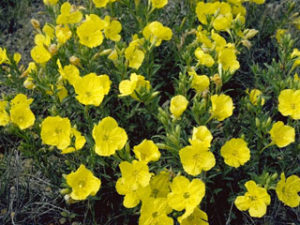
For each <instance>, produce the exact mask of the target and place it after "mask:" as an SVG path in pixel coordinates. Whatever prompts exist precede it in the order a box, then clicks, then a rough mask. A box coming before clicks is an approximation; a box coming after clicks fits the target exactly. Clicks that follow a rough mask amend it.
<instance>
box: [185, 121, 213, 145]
mask: <svg viewBox="0 0 300 225" xmlns="http://www.w3.org/2000/svg"><path fill="white" fill-rule="evenodd" d="M212 139H213V136H212V134H211V133H210V131H209V130H208V129H207V127H206V126H199V127H194V128H193V136H192V138H190V139H189V142H190V143H191V145H193V143H199V144H201V145H203V146H205V147H210V143H211V141H212Z"/></svg>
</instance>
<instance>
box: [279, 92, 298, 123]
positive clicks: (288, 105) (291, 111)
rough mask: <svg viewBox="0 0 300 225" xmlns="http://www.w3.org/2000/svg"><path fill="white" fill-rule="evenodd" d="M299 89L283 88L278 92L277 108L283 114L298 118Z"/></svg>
mask: <svg viewBox="0 0 300 225" xmlns="http://www.w3.org/2000/svg"><path fill="white" fill-rule="evenodd" d="M299 99H300V90H292V89H285V90H282V91H281V92H280V94H279V97H278V101H279V105H278V110H279V112H280V113H281V114H282V115H284V116H291V117H292V118H293V119H294V120H299V119H300V100H299Z"/></svg>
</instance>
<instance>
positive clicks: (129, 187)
mask: <svg viewBox="0 0 300 225" xmlns="http://www.w3.org/2000/svg"><path fill="white" fill-rule="evenodd" d="M116 190H117V192H118V194H120V195H125V196H124V200H123V205H124V206H125V207H126V208H134V207H136V206H137V205H138V204H139V203H140V201H141V200H143V199H145V198H146V197H147V196H149V194H150V191H151V190H150V187H149V185H148V186H146V187H142V186H141V185H137V186H135V185H134V184H133V183H129V182H128V181H127V180H125V179H124V178H123V177H121V178H119V179H118V180H117V183H116Z"/></svg>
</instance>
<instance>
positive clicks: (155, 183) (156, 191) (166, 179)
mask: <svg viewBox="0 0 300 225" xmlns="http://www.w3.org/2000/svg"><path fill="white" fill-rule="evenodd" d="M169 186H170V173H169V172H167V171H164V170H163V171H161V172H160V173H159V174H157V175H155V176H153V177H152V178H151V180H150V187H151V194H150V196H151V197H153V198H167V195H168V194H169V193H170V188H169Z"/></svg>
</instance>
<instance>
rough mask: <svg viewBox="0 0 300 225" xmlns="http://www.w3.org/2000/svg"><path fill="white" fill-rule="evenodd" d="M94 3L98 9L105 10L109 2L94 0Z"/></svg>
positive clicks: (107, 0) (106, 0)
mask: <svg viewBox="0 0 300 225" xmlns="http://www.w3.org/2000/svg"><path fill="white" fill-rule="evenodd" d="M93 2H94V4H95V6H96V7H97V8H103V7H106V5H107V3H109V0H93Z"/></svg>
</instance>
